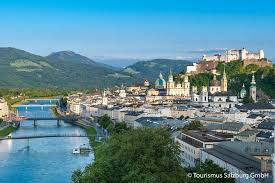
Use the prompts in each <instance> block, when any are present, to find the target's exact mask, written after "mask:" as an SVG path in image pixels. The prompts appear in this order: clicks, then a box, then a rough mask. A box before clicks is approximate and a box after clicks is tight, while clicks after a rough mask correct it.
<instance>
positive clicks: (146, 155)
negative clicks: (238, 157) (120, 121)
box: [72, 128, 188, 183]
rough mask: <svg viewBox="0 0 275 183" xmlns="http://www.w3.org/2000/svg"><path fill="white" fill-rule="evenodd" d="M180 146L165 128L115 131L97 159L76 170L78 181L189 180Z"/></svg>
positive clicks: (171, 182)
mask: <svg viewBox="0 0 275 183" xmlns="http://www.w3.org/2000/svg"><path fill="white" fill-rule="evenodd" d="M178 155H179V148H178V146H177V145H176V144H175V143H174V142H173V140H172V139H171V138H170V134H169V132H168V131H166V130H165V129H148V128H139V129H136V130H128V131H125V132H122V133H116V134H114V135H113V136H112V137H111V138H110V139H109V140H108V141H107V143H106V144H105V145H104V146H103V147H102V149H100V150H98V151H97V159H96V162H95V163H94V164H92V165H89V166H87V167H86V168H85V170H84V171H83V172H81V171H79V170H77V171H75V173H74V174H73V177H72V180H73V181H74V182H75V183H89V182H93V183H103V182H108V183H128V182H137V183H138V182H144V183H154V182H157V183H162V182H163V183H178V182H179V183H180V182H187V181H188V180H187V178H186V173H185V171H184V169H183V168H182V167H181V166H180V160H179V158H178Z"/></svg>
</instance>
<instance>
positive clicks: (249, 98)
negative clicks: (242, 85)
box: [243, 95, 254, 104]
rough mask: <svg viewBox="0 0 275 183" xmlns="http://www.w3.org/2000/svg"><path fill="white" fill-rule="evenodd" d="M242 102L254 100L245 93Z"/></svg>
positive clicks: (247, 102)
mask: <svg viewBox="0 0 275 183" xmlns="http://www.w3.org/2000/svg"><path fill="white" fill-rule="evenodd" d="M243 103H244V104H250V103H254V100H253V99H252V97H250V96H248V95H246V96H245V97H244V98H243Z"/></svg>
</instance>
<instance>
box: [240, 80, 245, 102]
mask: <svg viewBox="0 0 275 183" xmlns="http://www.w3.org/2000/svg"><path fill="white" fill-rule="evenodd" d="M245 96H246V89H245V86H244V83H243V87H242V90H241V91H240V98H242V99H243V98H244V97H245Z"/></svg>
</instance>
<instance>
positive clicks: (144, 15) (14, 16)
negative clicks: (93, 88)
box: [0, 0, 275, 60]
mask: <svg viewBox="0 0 275 183" xmlns="http://www.w3.org/2000/svg"><path fill="white" fill-rule="evenodd" d="M0 47H15V48H19V49H24V50H26V51H30V52H32V53H35V54H38V55H42V56H46V55H48V54H50V53H51V52H56V51H62V50H72V51H74V52H77V53H80V54H83V55H85V56H88V57H90V58H94V59H96V60H104V59H113V58H115V59H117V58H121V59H125V60H127V59H151V58H174V59H194V58H197V57H200V56H201V55H202V54H204V53H209V54H210V53H211V54H212V53H215V52H223V50H225V49H231V48H243V47H246V48H248V49H249V50H251V51H257V50H259V49H264V50H265V53H266V56H267V57H268V58H272V59H273V58H275V1H274V0H262V1H259V0H242V1H240V0H230V1H229V0H192V1H191V0H1V1H0Z"/></svg>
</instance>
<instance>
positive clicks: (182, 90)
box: [166, 71, 190, 97]
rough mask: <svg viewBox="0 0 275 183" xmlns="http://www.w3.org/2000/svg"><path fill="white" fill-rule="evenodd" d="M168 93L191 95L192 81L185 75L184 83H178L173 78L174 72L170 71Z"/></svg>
mask: <svg viewBox="0 0 275 183" xmlns="http://www.w3.org/2000/svg"><path fill="white" fill-rule="evenodd" d="M166 90H167V95H171V96H184V97H189V96H190V82H189V81H188V76H187V75H185V76H184V81H183V82H182V83H176V82H175V81H174V78H173V74H172V72H171V71H170V74H169V76H168V81H167V86H166Z"/></svg>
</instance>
